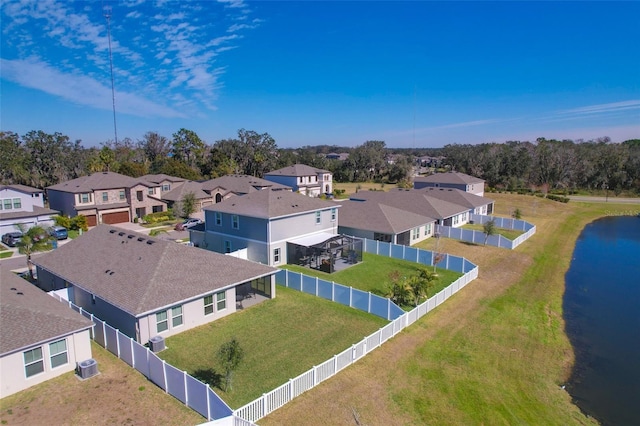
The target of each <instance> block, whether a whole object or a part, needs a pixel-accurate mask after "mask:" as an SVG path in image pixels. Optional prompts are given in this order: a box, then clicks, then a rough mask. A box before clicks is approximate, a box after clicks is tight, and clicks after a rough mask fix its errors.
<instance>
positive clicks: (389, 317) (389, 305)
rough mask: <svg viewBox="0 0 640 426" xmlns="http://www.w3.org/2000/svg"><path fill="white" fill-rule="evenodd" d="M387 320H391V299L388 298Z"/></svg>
mask: <svg viewBox="0 0 640 426" xmlns="http://www.w3.org/2000/svg"><path fill="white" fill-rule="evenodd" d="M387 321H391V299H387Z"/></svg>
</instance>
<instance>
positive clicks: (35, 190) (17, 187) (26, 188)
mask: <svg viewBox="0 0 640 426" xmlns="http://www.w3.org/2000/svg"><path fill="white" fill-rule="evenodd" d="M3 189H15V190H16V191H20V192H24V193H26V194H36V193H38V192H44V191H43V190H42V189H38V188H33V187H31V186H27V185H20V184H13V185H0V191H2V190H3Z"/></svg>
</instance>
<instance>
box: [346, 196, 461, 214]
mask: <svg viewBox="0 0 640 426" xmlns="http://www.w3.org/2000/svg"><path fill="white" fill-rule="evenodd" d="M351 199H353V200H371V201H377V202H379V203H383V204H386V205H389V206H394V207H396V208H398V209H400V210H405V211H408V212H412V213H416V214H419V215H423V216H427V217H432V218H434V219H440V220H441V219H446V218H449V217H451V216H454V215H456V214H460V213H463V212H466V211H467V210H468V208H466V207H464V206H461V205H460V204H455V203H452V202H449V201H444V200H439V199H437V198H434V197H428V196H427V195H425V194H424V193H423V192H422V191H420V190H413V189H403V190H397V191H389V192H383V191H361V192H358V193H356V194H353V195H352V196H351Z"/></svg>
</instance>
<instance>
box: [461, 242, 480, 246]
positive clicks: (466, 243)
mask: <svg viewBox="0 0 640 426" xmlns="http://www.w3.org/2000/svg"><path fill="white" fill-rule="evenodd" d="M460 242H461V243H462V244H464V245H466V246H472V247H477V246H482V245H484V244H478V243H472V242H471V241H460Z"/></svg>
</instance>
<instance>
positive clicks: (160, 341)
mask: <svg viewBox="0 0 640 426" xmlns="http://www.w3.org/2000/svg"><path fill="white" fill-rule="evenodd" d="M149 349H151V352H160V351H163V350H164V349H165V345H164V337H162V336H153V337H152V338H151V339H149Z"/></svg>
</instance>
